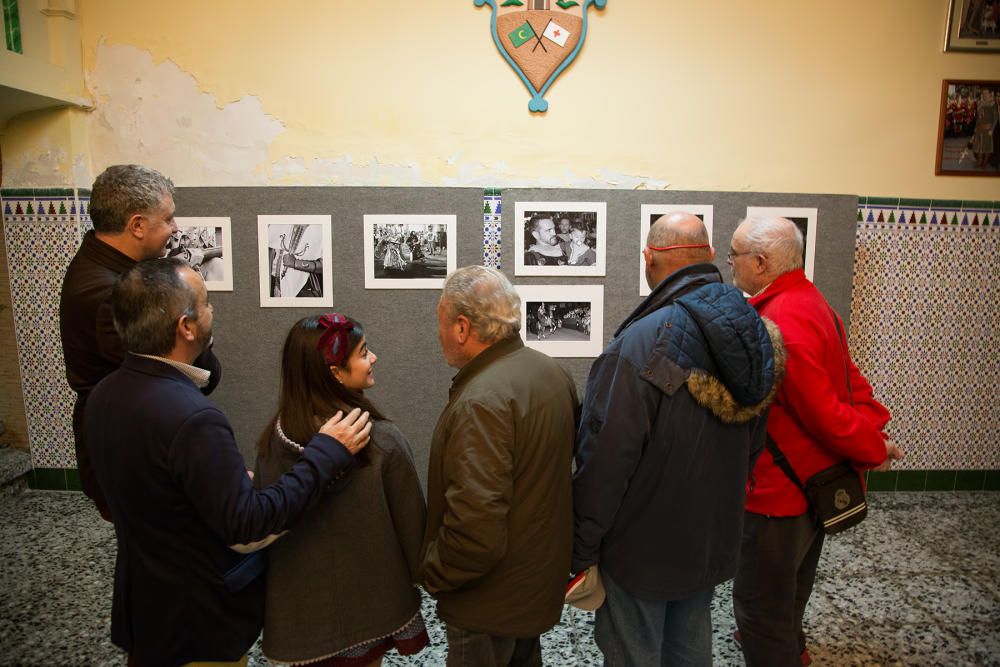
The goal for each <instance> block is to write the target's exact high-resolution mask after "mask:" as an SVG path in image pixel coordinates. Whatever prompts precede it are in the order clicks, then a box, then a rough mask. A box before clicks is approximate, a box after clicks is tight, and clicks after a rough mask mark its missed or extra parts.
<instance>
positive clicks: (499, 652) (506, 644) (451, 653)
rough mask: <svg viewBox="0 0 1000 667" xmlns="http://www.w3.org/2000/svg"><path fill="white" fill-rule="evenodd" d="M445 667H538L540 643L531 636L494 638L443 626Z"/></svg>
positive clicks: (540, 666) (448, 625)
mask: <svg viewBox="0 0 1000 667" xmlns="http://www.w3.org/2000/svg"><path fill="white" fill-rule="evenodd" d="M445 632H446V634H447V636H448V660H447V662H446V665H447V667H542V644H541V642H540V641H539V639H538V635H535V636H534V637H497V636H495V635H487V634H485V633H482V632H472V631H471V630H463V629H462V628H459V627H456V626H454V625H452V624H450V623H445Z"/></svg>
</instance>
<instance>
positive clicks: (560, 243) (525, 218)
mask: <svg viewBox="0 0 1000 667" xmlns="http://www.w3.org/2000/svg"><path fill="white" fill-rule="evenodd" d="M606 217H607V205H606V204H605V203H603V202H599V203H598V202H516V204H515V220H517V222H518V225H519V226H518V227H517V228H516V229H515V230H514V235H515V236H514V245H515V248H514V253H515V263H514V274H515V275H525V276H603V275H604V249H605V245H606V244H605V235H604V232H605V228H606V223H605V220H606Z"/></svg>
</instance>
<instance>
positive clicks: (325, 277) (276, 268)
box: [257, 215, 333, 308]
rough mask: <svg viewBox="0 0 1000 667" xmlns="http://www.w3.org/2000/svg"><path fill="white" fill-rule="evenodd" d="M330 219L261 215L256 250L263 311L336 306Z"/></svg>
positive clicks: (258, 218)
mask: <svg viewBox="0 0 1000 667" xmlns="http://www.w3.org/2000/svg"><path fill="white" fill-rule="evenodd" d="M331 230H332V223H331V218H330V216H329V215H259V216H257V249H258V262H259V267H260V305H261V306H262V307H285V308H289V307H295V308H301V307H304V306H318V307H326V308H329V307H332V306H333V270H332V269H333V266H332V264H333V242H332V238H331Z"/></svg>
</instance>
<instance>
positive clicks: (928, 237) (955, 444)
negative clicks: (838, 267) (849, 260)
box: [850, 198, 1000, 470]
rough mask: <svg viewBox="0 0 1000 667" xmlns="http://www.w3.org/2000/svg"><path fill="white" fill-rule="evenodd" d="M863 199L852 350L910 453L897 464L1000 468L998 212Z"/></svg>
mask: <svg viewBox="0 0 1000 667" xmlns="http://www.w3.org/2000/svg"><path fill="white" fill-rule="evenodd" d="M865 201H866V200H865V199H864V198H863V199H862V204H861V206H859V208H858V215H857V217H858V219H860V220H862V222H859V223H858V225H857V237H856V238H857V245H856V250H855V263H854V289H853V299H852V303H851V331H850V346H851V353H852V355H853V357H854V361H855V363H856V364H857V365H858V367H859V368H860V369H861V370H862V372H863V373H864V374H865V375H866V376H867V377H868V379H869V380H870V381H871V383H872V386H873V387H874V389H875V394H876V397H878V398H879V399H880V400H882V401H883V402H884V403H885V404H886V405H887V406H888V407H889V409H890V411H891V412H892V414H893V419H892V421H891V422H890V424H889V428H888V432H889V434H890V435H891V436H892V438H893V439H894V440H896V441H898V442H899V443H900V444H902V445H903V446H904V447H905V448H906V450H907V455H906V458H905V459H904V460H903V462H902V464H901V465H898V466H897V467H899V468H902V469H918V470H919V469H997V468H1000V448H998V447H997V434H998V433H1000V410H997V408H996V396H998V395H1000V364H997V363H996V350H998V349H1000V280H997V271H996V267H997V265H998V264H1000V210H998V209H996V208H990V209H984V208H981V207H965V206H962V205H960V204H961V203H959V202H948V203H947V204H942V205H940V206H934V205H933V202H927V206H925V207H918V206H892V205H882V204H879V205H872V206H868V205H866V204H865ZM879 201H884V199H882V198H879ZM956 204H959V205H956ZM984 353H985V354H986V355H992V356H991V358H992V360H993V361H992V362H986V357H985V356H984Z"/></svg>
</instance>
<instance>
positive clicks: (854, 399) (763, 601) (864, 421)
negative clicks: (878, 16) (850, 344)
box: [728, 218, 902, 667]
mask: <svg viewBox="0 0 1000 667" xmlns="http://www.w3.org/2000/svg"><path fill="white" fill-rule="evenodd" d="M728 261H729V265H730V267H732V271H733V282H734V284H735V285H736V286H737V287H738V288H740V289H742V290H743V291H744V292H746V293H748V294H750V295H751V297H750V303H751V304H752V305H753V306H754V307H755V308H756V309H757V311H758V312H759V313H760V315H761V316H762V317H766V318H768V319H770V320H772V321H773V322H774V323H775V324H777V325H778V328H779V329H780V330H781V334H782V336H783V337H784V340H785V349H786V351H787V367H786V373H785V379H784V381H783V383H782V384H781V386H780V388H779V389H778V395H777V397H776V398H775V400H774V403H773V404H772V405H771V411H770V414H769V416H768V423H767V432H768V437H769V438H770V439H772V440H773V441H774V442H775V443H776V444H777V445H778V448H779V449H780V450H781V452H782V453H783V454H784V455H785V457H786V458H787V459H788V461H789V462H790V463H791V466H792V468H793V469H794V470H795V472H796V474H797V475H798V477H799V479H801V480H803V481H804V480H807V479H809V477H811V476H812V475H814V474H816V473H817V472H819V471H821V470H823V469H825V468H829V467H830V466H832V465H834V464H836V463H839V462H841V461H844V460H847V461H850V463H851V464H852V465H853V466H854V467H855V468H857V469H865V468H875V469H887V468H888V466H889V464H890V462H891V461H892V460H896V459H899V458H901V457H902V451H901V450H900V449H899V448H898V447H896V446H895V445H894V444H893V443H892V442H891V441H890V440H889V439H888V437H887V436H886V435H885V434H884V433H883V432H882V429H883V428H884V427H885V425H886V424H887V423H888V421H889V411H888V410H886V408H885V406H883V405H882V404H881V403H879V402H878V401H876V400H875V398H874V397H873V395H872V388H871V385H870V384H868V381H867V380H865V378H864V377H862V375H861V373H860V372H859V371H858V369H857V367H855V365H854V363H853V362H852V361H851V358H850V355H849V353H848V351H847V339H846V336H845V335H844V329H843V325H842V323H841V321H840V318H839V317H838V316H837V314H836V313H835V312H834V311H833V309H832V308H830V306H829V304H827V302H826V299H824V298H823V295H822V294H820V292H819V290H817V289H816V286H815V285H813V284H812V282H810V281H809V280H808V279H807V278H806V276H805V273H804V272H803V270H802V233H801V232H800V231H799V229H798V227H796V226H795V224H794V223H792V222H791V221H789V220H786V219H784V218H765V219H753V218H750V219H747V220H744V221H743V222H742V223H741V224H740V225H739V227H737V229H736V233H734V234H733V239H732V242H731V246H730V252H729V258H728ZM746 510H747V511H746V516H745V519H744V528H743V544H742V547H741V550H740V563H739V568H738V571H737V574H736V580H735V581H734V583H733V608H734V612H735V615H736V624H737V626H738V627H739V635H740V641H741V643H742V648H743V654H744V656H745V657H746V661H747V665H750V666H751V667H753V666H754V665H768V666H769V667H771V666H773V667H780V666H783V665H788V666H792V665H795V666H797V665H799V664H808V663H809V654H808V652H807V651H806V646H805V635H804V633H803V632H802V615H803V613H804V612H805V607H806V603H807V602H808V600H809V594H810V593H811V592H812V585H813V580H814V579H815V576H816V565H817V563H818V562H819V556H820V551H821V550H822V548H823V531H822V530H821V529H820V528H819V527H818V525H817V522H816V518H815V517H814V515H813V513H812V512H811V511H810V508H809V506H808V504H807V503H806V498H805V495H804V494H803V492H802V491H801V489H799V488H798V487H797V486H795V485H794V484H793V483H792V481H791V480H790V479H789V478H788V477H787V476H786V475H785V473H784V472H783V471H782V470H781V469H780V468H779V467H778V466H777V465H776V464H775V462H774V458H773V457H772V456H771V453H770V452H769V451H766V450H765V451H764V452H763V453H762V454H761V456H760V458H759V459H758V461H757V464H756V466H755V467H754V469H753V472H752V473H751V476H750V480H749V481H748V484H747V501H746Z"/></svg>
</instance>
